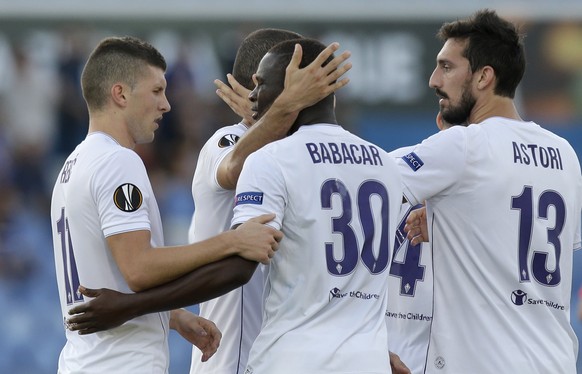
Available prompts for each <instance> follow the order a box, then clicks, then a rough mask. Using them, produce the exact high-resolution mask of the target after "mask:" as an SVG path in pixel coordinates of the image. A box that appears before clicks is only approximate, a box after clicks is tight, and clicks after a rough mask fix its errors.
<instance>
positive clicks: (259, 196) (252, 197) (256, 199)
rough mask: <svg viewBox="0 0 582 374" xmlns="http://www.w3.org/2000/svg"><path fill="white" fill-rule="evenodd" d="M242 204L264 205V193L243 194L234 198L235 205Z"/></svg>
mask: <svg viewBox="0 0 582 374" xmlns="http://www.w3.org/2000/svg"><path fill="white" fill-rule="evenodd" d="M242 204H255V205H262V204H263V193H262V192H241V193H239V194H238V195H236V197H235V198H234V205H242Z"/></svg>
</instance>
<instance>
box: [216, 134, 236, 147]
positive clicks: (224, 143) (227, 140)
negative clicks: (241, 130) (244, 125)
mask: <svg viewBox="0 0 582 374" xmlns="http://www.w3.org/2000/svg"><path fill="white" fill-rule="evenodd" d="M239 139H240V136H238V135H234V134H228V135H225V136H223V137H222V138H220V140H219V141H218V147H220V148H226V147H232V146H233V145H235V144H236V142H238V140H239Z"/></svg>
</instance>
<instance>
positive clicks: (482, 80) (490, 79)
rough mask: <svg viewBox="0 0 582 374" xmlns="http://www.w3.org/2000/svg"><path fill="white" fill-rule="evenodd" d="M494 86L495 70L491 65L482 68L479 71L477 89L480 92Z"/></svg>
mask: <svg viewBox="0 0 582 374" xmlns="http://www.w3.org/2000/svg"><path fill="white" fill-rule="evenodd" d="M492 84H495V70H493V68H492V67H491V66H489V65H487V66H484V67H482V68H481V69H480V71H479V79H478V80H477V88H478V89H479V90H484V89H485V88H487V87H488V86H490V85H492Z"/></svg>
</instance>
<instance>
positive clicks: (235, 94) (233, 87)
mask: <svg viewBox="0 0 582 374" xmlns="http://www.w3.org/2000/svg"><path fill="white" fill-rule="evenodd" d="M226 79H227V80H228V83H229V84H230V86H229V85H228V84H226V83H224V82H222V81H221V80H219V79H215V80H214V85H215V86H216V88H217V89H216V94H217V95H218V97H220V98H221V99H222V101H224V102H225V103H226V105H228V106H229V107H230V109H231V110H232V111H233V112H235V113H236V114H237V115H238V116H240V117H242V118H243V119H244V120H245V122H246V123H248V124H249V125H253V124H254V123H255V120H254V119H253V111H252V109H251V108H252V103H251V101H250V100H249V94H250V93H251V91H250V90H248V89H247V88H246V87H244V86H243V85H241V84H240V83H238V81H237V80H236V79H234V77H233V76H232V74H227V75H226Z"/></svg>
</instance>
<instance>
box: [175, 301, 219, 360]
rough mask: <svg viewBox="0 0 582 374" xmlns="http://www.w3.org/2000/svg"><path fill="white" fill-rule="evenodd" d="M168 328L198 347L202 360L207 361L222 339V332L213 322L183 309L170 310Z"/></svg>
mask: <svg viewBox="0 0 582 374" xmlns="http://www.w3.org/2000/svg"><path fill="white" fill-rule="evenodd" d="M170 328H171V329H172V330H176V331H177V332H178V333H179V334H180V335H181V336H182V337H183V338H184V339H186V340H187V341H189V342H190V343H192V344H193V345H195V346H196V347H198V349H200V351H201V352H202V358H201V361H202V362H206V361H208V359H209V358H210V357H212V356H213V355H214V354H215V353H216V350H217V349H218V346H219V345H220V339H222V333H221V332H220V330H219V329H218V327H216V325H215V324H214V322H212V321H209V320H207V319H206V318H202V317H200V316H198V315H196V314H194V313H192V312H190V311H188V310H185V309H174V310H172V312H171V314H170Z"/></svg>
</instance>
